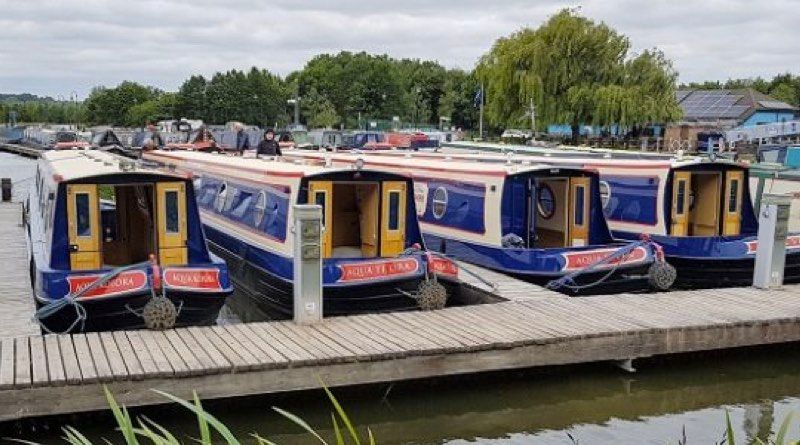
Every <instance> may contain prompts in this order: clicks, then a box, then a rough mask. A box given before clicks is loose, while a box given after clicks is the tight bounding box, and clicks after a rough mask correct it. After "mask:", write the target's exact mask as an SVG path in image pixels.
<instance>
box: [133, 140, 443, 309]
mask: <svg viewBox="0 0 800 445" xmlns="http://www.w3.org/2000/svg"><path fill="white" fill-rule="evenodd" d="M294 152H300V150H294ZM144 157H145V159H147V160H149V161H153V162H158V163H160V164H163V165H165V166H170V168H175V169H176V170H177V171H182V172H186V173H188V174H191V175H193V177H194V187H195V190H196V192H195V194H196V196H197V200H198V201H197V202H198V206H199V208H200V213H201V216H202V219H203V224H204V226H205V233H206V235H207V236H208V241H209V246H210V248H211V249H212V250H213V251H214V252H216V253H218V254H219V255H220V256H221V257H222V258H224V259H226V260H227V261H228V264H229V265H230V268H231V276H232V279H233V281H234V283H235V285H236V294H235V295H234V297H233V298H232V303H231V306H232V307H234V306H235V307H234V309H235V310H236V311H237V312H239V313H242V312H243V309H245V308H246V309H247V310H248V312H251V313H253V312H255V313H258V314H261V315H263V316H265V317H287V316H291V314H292V308H293V282H292V280H293V268H292V265H293V237H294V235H293V232H292V229H291V224H292V220H293V214H294V213H293V212H294V204H306V203H316V204H319V205H321V206H322V207H323V209H324V211H323V226H324V234H323V246H322V251H323V252H322V255H323V311H324V314H325V315H341V314H352V313H362V312H381V311H394V310H410V309H414V308H416V307H417V300H416V299H415V298H414V296H415V295H418V294H419V292H418V290H420V286H421V285H422V284H423V282H426V281H428V279H429V278H431V277H432V275H436V276H437V277H440V278H442V280H440V281H439V282H440V283H441V284H442V285H444V286H445V288H448V289H449V290H452V289H454V287H453V286H451V283H456V280H457V273H458V272H457V267H456V265H455V264H454V263H452V262H451V261H449V260H447V259H445V258H438V257H436V256H432V255H430V254H429V253H428V252H426V251H425V249H424V247H425V244H424V241H423V239H422V234H421V232H420V230H419V225H418V223H417V219H416V215H417V213H416V211H415V208H414V189H413V186H412V184H411V180H410V178H408V177H405V176H402V175H398V174H395V173H388V172H383V171H371V170H366V169H360V168H351V167H349V166H348V167H347V168H334V167H332V166H325V165H305V163H303V162H297V163H295V162H285V161H282V160H278V159H276V158H273V157H265V158H258V157H257V158H243V157H239V156H226V155H222V154H216V155H215V154H205V153H197V152H179V151H175V152H167V151H153V152H149V153H147V154H145V156H144ZM426 284H427V283H426ZM426 287H427V286H426ZM415 293H416V294H415Z"/></svg>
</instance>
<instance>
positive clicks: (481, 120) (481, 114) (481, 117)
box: [478, 83, 484, 141]
mask: <svg viewBox="0 0 800 445" xmlns="http://www.w3.org/2000/svg"><path fill="white" fill-rule="evenodd" d="M483 95H484V90H483V83H481V111H480V120H479V124H478V131H479V133H480V136H479V138H480V140H481V141H482V140H483Z"/></svg>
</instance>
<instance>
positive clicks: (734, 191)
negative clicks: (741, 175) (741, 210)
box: [728, 179, 739, 213]
mask: <svg viewBox="0 0 800 445" xmlns="http://www.w3.org/2000/svg"><path fill="white" fill-rule="evenodd" d="M738 197H739V180H738V179H731V194H730V196H729V197H728V213H736V210H737V208H738V207H739V202H738V201H739V199H738Z"/></svg>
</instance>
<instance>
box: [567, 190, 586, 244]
mask: <svg viewBox="0 0 800 445" xmlns="http://www.w3.org/2000/svg"><path fill="white" fill-rule="evenodd" d="M590 181H591V179H590V178H570V180H569V201H570V206H569V245H570V246H576V247H578V246H586V245H588V244H589V208H590V207H589V204H590V201H591V199H590V198H591V194H590V193H589V191H590V188H591V182H590Z"/></svg>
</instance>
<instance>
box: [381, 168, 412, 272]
mask: <svg viewBox="0 0 800 445" xmlns="http://www.w3.org/2000/svg"><path fill="white" fill-rule="evenodd" d="M382 195H383V196H382V202H383V205H382V207H383V208H382V210H381V256H382V257H389V256H396V255H399V254H400V253H402V252H403V250H405V244H406V183H405V182H404V181H387V182H384V183H383V194H382Z"/></svg>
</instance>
